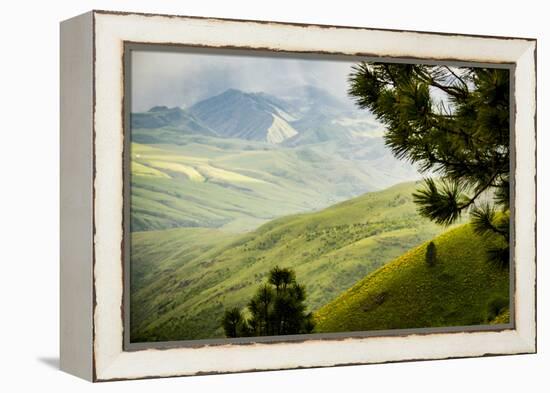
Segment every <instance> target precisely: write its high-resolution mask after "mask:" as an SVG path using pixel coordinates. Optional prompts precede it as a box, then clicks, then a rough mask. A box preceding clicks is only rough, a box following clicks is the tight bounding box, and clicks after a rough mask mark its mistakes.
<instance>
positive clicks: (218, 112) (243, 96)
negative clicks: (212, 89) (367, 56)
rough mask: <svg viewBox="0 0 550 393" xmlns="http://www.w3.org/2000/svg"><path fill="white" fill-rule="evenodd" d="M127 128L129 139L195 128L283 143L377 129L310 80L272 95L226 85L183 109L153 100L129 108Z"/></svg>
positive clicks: (360, 138) (353, 140) (345, 137)
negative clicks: (146, 106) (139, 109)
mask: <svg viewBox="0 0 550 393" xmlns="http://www.w3.org/2000/svg"><path fill="white" fill-rule="evenodd" d="M132 128H133V130H135V131H136V132H134V133H133V137H134V139H133V140H134V141H136V142H140V143H175V141H177V139H178V137H179V136H180V135H182V134H186V135H188V134H199V135H206V136H219V137H223V138H233V139H243V140H248V141H259V142H268V143H270V144H274V145H284V146H286V147H297V146H302V145H309V144H316V143H324V142H330V141H333V142H337V143H339V144H344V145H347V146H349V145H350V144H353V145H357V144H358V143H363V142H369V143H370V141H367V140H366V139H365V138H367V139H369V138H373V137H380V136H381V135H382V131H381V126H380V124H379V123H377V122H376V121H375V120H374V119H373V118H372V116H371V115H370V114H369V113H368V112H366V111H358V110H356V109H354V108H353V107H351V106H350V105H349V104H346V103H344V102H342V101H340V100H339V99H338V98H336V97H334V96H332V95H331V94H330V93H329V92H327V91H325V90H323V89H320V88H317V87H313V86H300V87H296V88H292V89H289V90H286V91H283V92H281V96H277V97H276V96H273V95H270V94H266V93H263V92H259V93H248V92H243V91H241V90H237V89H229V90H226V91H225V92H223V93H221V94H218V95H215V96H212V97H209V98H207V99H204V100H202V101H199V102H198V103H196V104H194V105H193V106H191V107H190V108H187V109H182V108H177V107H176V108H168V107H166V106H155V107H153V108H151V109H150V110H149V111H147V112H144V113H133V114H132ZM161 129H162V132H154V131H153V130H161ZM140 130H145V131H147V130H151V132H149V131H147V132H146V133H144V132H142V131H140Z"/></svg>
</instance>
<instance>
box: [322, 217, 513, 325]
mask: <svg viewBox="0 0 550 393" xmlns="http://www.w3.org/2000/svg"><path fill="white" fill-rule="evenodd" d="M433 242H434V243H435V246H436V254H437V258H436V263H435V265H434V266H428V264H427V263H426V260H425V254H426V247H427V243H425V244H423V245H421V246H419V247H417V248H415V249H413V250H411V251H409V252H407V253H406V254H404V255H402V256H400V257H399V258H397V259H395V260H394V261H392V262H390V263H388V264H386V265H385V266H384V267H382V268H380V269H378V270H377V271H375V272H374V273H371V274H370V275H368V276H366V277H365V278H364V279H362V280H361V281H359V282H358V283H357V284H355V285H354V286H353V287H352V288H350V289H349V290H347V291H345V292H344V293H343V294H341V295H340V296H338V297H337V298H336V299H335V300H334V301H332V302H330V303H329V304H327V305H325V306H324V307H322V308H321V309H320V310H318V311H317V313H316V319H317V327H316V331H318V332H343V331H365V330H379V329H401V328H418V327H437V326H465V325H477V324H485V323H506V322H508V318H509V314H508V313H507V312H506V310H507V306H508V299H509V271H508V270H507V269H499V268H498V267H496V266H494V265H491V264H489V263H488V262H487V261H486V260H485V250H486V245H484V241H483V240H482V239H481V238H480V237H479V236H476V235H475V234H474V233H473V231H472V229H471V226H470V225H469V224H465V225H462V226H460V227H458V228H456V229H453V230H450V231H448V232H445V233H444V234H442V235H440V236H438V237H437V238H435V239H434V240H433Z"/></svg>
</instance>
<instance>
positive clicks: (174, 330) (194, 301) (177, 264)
mask: <svg viewBox="0 0 550 393" xmlns="http://www.w3.org/2000/svg"><path fill="white" fill-rule="evenodd" d="M416 187H417V185H416V183H404V184H399V185H397V186H393V187H391V188H389V189H386V190H384V191H380V192H372V193H368V194H365V195H362V196H360V197H357V198H353V199H350V200H347V201H345V202H342V203H339V204H336V205H333V206H331V207H329V208H326V209H324V210H321V211H318V212H313V213H304V214H295V215H290V216H286V217H282V218H279V219H275V220H272V221H270V222H268V223H266V224H264V225H262V226H260V227H259V228H257V229H256V230H254V231H252V232H249V233H245V234H232V233H230V232H228V231H223V230H219V229H213V228H176V229H169V230H162V231H148V232H135V233H132V237H131V253H132V265H131V273H130V274H131V338H132V341H135V342H139V341H164V340H186V339H201V338H213V337H223V330H222V329H221V326H220V320H221V316H222V314H223V311H224V309H225V308H228V307H232V306H239V307H243V306H245V304H246V302H247V301H248V299H249V298H250V297H251V295H252V294H253V292H254V291H255V290H256V288H257V287H258V285H259V284H260V283H262V281H263V280H264V279H265V275H266V274H267V272H268V271H269V269H271V268H272V267H274V266H275V265H279V266H281V267H292V268H293V269H294V270H295V272H296V275H297V279H298V281H299V282H301V283H303V284H304V285H305V286H306V290H307V293H308V298H307V301H308V306H309V308H310V310H316V309H318V308H320V307H321V306H323V305H324V304H326V303H328V302H330V301H331V300H333V299H334V298H336V297H337V296H338V295H339V294H340V293H341V292H342V291H344V290H346V289H348V288H349V287H351V286H352V285H353V284H354V283H356V282H357V281H358V280H359V279H361V278H362V277H364V276H365V275H367V274H369V273H370V272H373V271H375V270H376V269H378V268H380V267H381V266H383V265H384V264H385V263H387V262H389V261H391V260H392V259H394V258H396V257H398V256H400V255H402V254H403V253H404V252H406V251H407V250H409V249H411V248H413V247H415V246H417V245H419V244H421V243H422V242H424V241H426V240H428V239H431V238H433V237H434V236H435V235H437V234H439V233H440V232H441V231H442V228H441V227H439V226H436V225H435V224H433V223H431V222H429V221H427V220H425V219H423V218H421V217H419V215H418V214H417V212H416V206H415V205H414V203H413V201H412V198H411V193H412V191H413V190H414V189H415V188H416Z"/></svg>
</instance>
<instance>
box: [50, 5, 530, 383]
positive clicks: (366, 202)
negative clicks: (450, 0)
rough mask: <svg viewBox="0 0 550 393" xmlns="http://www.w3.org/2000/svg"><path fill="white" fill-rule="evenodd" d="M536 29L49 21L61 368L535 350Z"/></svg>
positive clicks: (104, 375) (158, 373) (85, 370)
mask: <svg viewBox="0 0 550 393" xmlns="http://www.w3.org/2000/svg"><path fill="white" fill-rule="evenodd" d="M535 91H536V41H535V40H533V39H525V38H509V37H481V36H470V35H458V34H456V35H454V34H453V35H451V34H441V33H426V32H423V33H421V32H411V31H391V30H380V29H368V28H357V27H340V26H322V25H301V24H291V23H274V22H263V21H241V20H222V19H215V18H198V17H184V16H169V15H146V14H133V13H116V12H105V11H93V12H90V13H87V14H84V15H81V16H78V17H75V18H73V19H70V20H67V21H65V22H62V24H61V333H60V334H61V368H62V369H63V370H65V371H67V372H70V373H72V374H75V375H78V376H80V377H83V378H86V379H88V380H92V381H108V380H120V379H136V378H150V377H165V376H184V375H201V374H211V373H231V372H243V371H251V370H278V369H289V368H308V367H328V366H337V365H347V364H368V363H382V362H395V361H408V360H424V359H443V358H459V357H473V356H489V355H506V354H523V353H533V352H535V351H536V248H535V231H536V193H535V189H536V166H535V163H536V158H535V155H536V130H535V120H536V101H535Z"/></svg>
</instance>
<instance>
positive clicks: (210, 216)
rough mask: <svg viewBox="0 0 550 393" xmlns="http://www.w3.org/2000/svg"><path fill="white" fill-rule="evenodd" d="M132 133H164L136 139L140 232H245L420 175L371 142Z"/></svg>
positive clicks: (135, 223) (136, 227) (136, 134)
mask: <svg viewBox="0 0 550 393" xmlns="http://www.w3.org/2000/svg"><path fill="white" fill-rule="evenodd" d="M132 138H134V139H135V140H144V141H147V140H148V139H147V138H149V139H151V138H156V139H154V140H155V141H156V142H155V143H154V144H145V143H136V142H134V143H132V146H131V165H132V167H131V186H132V188H131V192H132V194H131V209H132V213H131V230H132V231H133V232H137V231H148V230H161V229H168V228H177V227H209V228H224V229H227V230H231V231H235V232H245V231H249V230H251V229H255V228H257V227H258V226H259V225H261V224H263V223H265V222H267V221H270V220H272V219H274V218H276V217H281V216H285V215H288V214H293V213H298V212H307V211H312V210H319V209H321V208H324V207H326V206H330V205H332V204H335V203H337V202H339V201H343V200H346V199H349V198H352V197H354V196H357V195H361V194H363V193H365V192H368V191H375V190H378V189H383V188H385V187H387V186H389V185H392V184H395V183H398V182H400V181H403V180H406V179H407V180H410V179H414V178H415V177H416V176H417V174H416V173H415V172H414V170H413V169H412V167H411V166H410V165H408V164H401V163H399V162H398V161H397V160H395V159H390V158H388V157H385V158H384V159H381V158H380V154H379V153H376V152H370V151H367V148H365V150H366V151H364V152H362V154H363V156H362V157H361V158H360V159H356V160H354V159H346V158H343V157H342V155H340V152H338V151H337V150H336V147H335V146H334V145H332V144H320V145H311V146H301V147H296V148H285V147H277V146H273V145H269V144H267V143H262V142H257V141H245V140H239V139H228V138H213V137H209V136H203V135H186V134H181V133H180V131H178V130H176V129H171V128H161V129H155V130H154V132H151V130H134V131H133V136H132ZM161 142H162V143H161ZM379 147H380V146H378V145H376V148H379ZM373 149H374V148H373ZM388 154H389V153H386V156H387V155H388Z"/></svg>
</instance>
